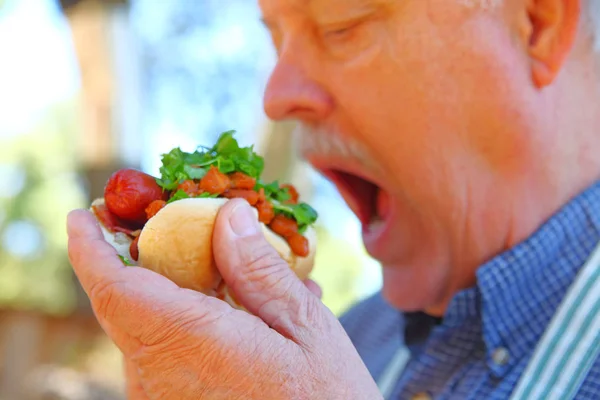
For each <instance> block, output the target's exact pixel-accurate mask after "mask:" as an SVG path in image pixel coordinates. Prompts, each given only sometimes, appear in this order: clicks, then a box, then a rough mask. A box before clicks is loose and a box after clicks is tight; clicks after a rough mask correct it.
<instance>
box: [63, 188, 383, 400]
mask: <svg viewBox="0 0 600 400" xmlns="http://www.w3.org/2000/svg"><path fill="white" fill-rule="evenodd" d="M244 213H246V214H245V215H246V216H248V217H247V218H248V220H249V221H250V223H249V224H248V225H247V226H246V227H245V229H246V231H245V232H244V233H242V234H241V235H240V234H239V232H240V231H239V230H238V233H236V232H235V231H234V228H233V227H235V226H237V227H239V226H240V221H243V220H244ZM231 221H235V222H231ZM236 222H237V225H235V223H236ZM252 229H255V230H256V229H259V225H258V224H257V222H256V219H255V217H254V214H253V213H252V211H251V210H250V207H249V206H248V205H247V203H246V202H245V201H243V200H240V199H236V200H232V201H230V202H228V203H227V204H226V205H225V206H224V207H223V208H222V210H221V212H220V213H219V217H218V220H217V223H216V226H215V232H214V235H215V240H214V246H215V254H216V261H217V263H218V265H219V268H220V270H221V273H222V275H223V277H224V278H225V280H226V281H227V282H228V284H229V286H230V287H231V288H232V289H233V291H234V293H235V294H236V296H237V298H238V299H239V300H240V301H241V302H242V304H243V305H244V306H245V307H246V308H247V309H248V310H250V311H251V312H252V313H253V314H255V315H257V316H254V315H251V314H248V313H246V312H243V311H238V310H234V309H232V308H231V307H230V306H229V305H227V304H226V303H224V302H222V301H220V300H218V299H216V298H212V297H207V296H204V295H202V294H200V293H197V292H194V291H190V290H186V289H181V288H179V287H177V286H176V285H175V284H174V283H172V282H171V281H169V280H168V279H166V278H164V277H162V276H161V275H158V274H156V273H154V272H152V271H149V270H146V269H143V268H137V267H125V266H124V265H123V264H122V262H121V261H120V260H119V258H118V257H117V255H116V253H115V250H114V249H113V248H112V247H111V246H110V245H109V244H108V243H106V242H105V241H104V240H103V238H102V233H101V232H100V230H99V227H98V225H97V222H96V220H95V218H94V217H93V216H92V214H91V213H89V212H88V211H84V210H80V211H74V212H72V213H71V214H70V215H69V219H68V232H69V256H70V260H71V263H72V264H73V266H74V268H75V272H76V273H77V276H78V278H79V280H80V282H81V283H82V285H83V287H84V288H85V290H86V293H87V294H88V296H89V297H90V299H91V302H92V306H93V309H94V311H95V313H96V317H97V318H98V320H99V322H100V324H101V325H102V328H103V329H104V330H105V331H106V332H107V334H108V335H109V336H110V338H111V339H112V340H113V341H114V342H115V343H116V344H117V346H118V347H119V348H120V349H121V351H122V352H123V354H124V355H125V358H126V360H127V365H126V368H127V374H128V377H129V380H128V398H129V399H136V400H138V399H139V400H142V399H144V400H145V399H151V400H154V399H157V400H158V399H161V400H168V399H173V400H175V399H178V400H181V399H200V398H202V399H204V398H206V399H265V398H268V399H287V398H294V399H312V398H314V394H315V393H318V394H319V396H323V397H322V398H327V399H366V398H368V399H377V398H378V396H379V395H378V392H377V387H376V386H375V384H374V382H373V381H372V379H371V377H370V376H369V373H368V371H367V370H366V368H365V366H364V364H363V363H362V361H361V360H360V358H359V356H358V354H357V353H356V350H355V349H354V348H353V346H352V344H351V342H350V340H349V339H348V337H347V336H346V334H345V332H344V331H343V329H342V327H341V325H340V324H339V322H338V321H337V319H336V318H335V316H334V315H333V314H332V313H331V312H330V311H329V310H328V309H327V308H326V307H325V306H324V305H323V304H322V303H321V302H320V300H319V297H318V296H319V293H320V291H319V288H318V287H317V286H316V285H315V284H314V282H312V281H308V282H306V284H303V283H302V282H301V281H300V280H299V279H298V278H297V277H296V275H294V273H293V272H292V271H291V270H290V268H289V266H288V265H287V264H286V263H285V262H284V261H283V260H282V259H281V258H280V257H279V255H278V254H277V253H276V252H275V250H274V249H273V248H272V247H271V246H270V245H269V244H268V242H267V241H266V240H265V238H264V236H262V233H261V231H260V230H256V231H253V230H252ZM332 382H335V384H332Z"/></svg>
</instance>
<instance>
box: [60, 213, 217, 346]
mask: <svg viewBox="0 0 600 400" xmlns="http://www.w3.org/2000/svg"><path fill="white" fill-rule="evenodd" d="M67 221H68V222H67V226H68V235H69V244H68V252H69V259H70V261H71V264H72V265H73V269H74V270H75V273H76V274H77V277H78V278H79V281H80V283H81V285H82V287H83V288H84V290H85V291H86V293H87V294H88V296H89V298H90V301H91V303H92V308H93V309H94V313H95V314H96V317H97V318H98V320H99V321H100V323H101V325H102V327H103V328H104V330H105V331H106V332H107V334H108V335H109V336H110V337H111V339H112V340H113V341H114V342H115V344H116V345H117V346H118V347H119V348H120V349H121V351H122V352H123V353H124V354H125V355H126V356H127V355H130V354H133V353H135V352H136V351H137V350H138V349H139V347H140V346H141V345H142V344H145V345H152V344H155V343H158V342H160V341H161V340H165V338H166V337H168V336H169V335H170V333H172V332H173V331H174V330H177V329H178V328H179V327H180V326H184V325H186V324H188V323H189V322H190V320H198V321H199V320H203V319H209V318H210V317H211V315H210V313H211V312H212V311H213V310H214V309H213V308H210V307H206V308H203V307H202V303H203V300H204V299H205V298H206V296H203V295H202V294H201V293H197V292H192V291H187V290H182V289H180V288H179V287H177V285H175V284H174V283H173V282H171V281H169V280H168V279H167V278H165V277H163V276H161V275H159V274H156V273H154V272H152V271H150V270H147V269H144V268H139V267H125V266H124V265H123V263H122V262H121V260H120V259H119V258H118V257H117V253H116V250H115V249H114V248H113V247H112V246H111V245H110V244H108V243H107V242H106V241H104V239H103V236H102V232H101V230H100V228H99V226H98V223H97V221H96V219H95V217H94V216H93V215H92V214H91V213H90V212H88V211H85V210H78V211H73V212H71V213H70V214H69V216H68V220H67ZM192 305H193V307H192ZM217 311H218V305H217ZM213 318H215V317H214V315H213Z"/></svg>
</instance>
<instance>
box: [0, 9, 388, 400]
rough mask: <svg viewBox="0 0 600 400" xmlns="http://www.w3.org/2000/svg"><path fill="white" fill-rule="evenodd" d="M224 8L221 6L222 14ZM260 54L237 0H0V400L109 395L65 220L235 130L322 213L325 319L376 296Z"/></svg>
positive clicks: (116, 365) (253, 27) (265, 53)
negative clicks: (271, 111)
mask: <svg viewBox="0 0 600 400" xmlns="http://www.w3.org/2000/svg"><path fill="white" fill-rule="evenodd" d="M224 4H226V7H225V6H223V5H224ZM274 57H275V55H274V53H273V51H272V49H271V47H270V43H269V38H268V36H267V33H266V32H265V30H264V29H263V27H262V26H261V24H260V22H259V12H258V8H257V6H256V3H255V2H254V1H248V0H226V2H225V1H224V0H193V1H192V0H170V1H155V0H131V1H126V0H113V1H100V0H81V1H78V0H64V1H57V0H0V110H2V111H1V112H0V400H20V399H32V400H33V399H64V400H67V399H69V400H71V399H73V400H74V399H96V398H97V399H113V398H114V399H119V398H122V387H123V386H122V385H123V377H122V374H121V368H120V363H121V358H120V354H119V353H118V351H117V350H116V349H115V348H114V346H113V345H112V344H111V343H110V342H109V341H108V340H107V339H106V337H105V336H104V334H103V332H102V331H101V329H100V328H99V327H98V325H97V324H96V321H95V319H94V317H93V314H92V313H91V310H90V308H89V304H88V301H87V299H86V297H85V295H83V293H82V292H81V290H80V288H79V286H78V284H77V281H76V279H75V278H74V276H73V274H72V271H71V268H70V266H69V262H68V258H67V254H66V233H65V217H66V214H67V213H68V212H69V210H71V209H74V208H80V207H87V206H88V205H89V203H90V201H91V200H92V199H93V198H96V197H99V196H100V195H101V193H102V189H103V186H104V183H105V182H106V179H107V178H108V176H109V175H110V173H112V172H113V171H115V170H116V169H119V168H122V167H124V166H130V167H135V168H140V169H142V170H144V171H146V172H148V173H157V172H158V166H159V162H160V154H161V153H163V152H166V151H168V150H170V149H171V148H172V147H175V146H181V147H182V148H184V149H193V148H195V147H196V146H197V145H200V144H210V143H212V142H213V141H214V139H215V138H216V136H217V135H218V134H219V133H220V132H222V131H225V130H229V129H236V130H238V139H239V140H240V141H241V142H242V144H244V145H249V144H251V143H256V144H257V150H258V151H259V152H260V153H261V154H263V155H264V157H265V163H266V171H265V174H266V178H267V179H280V180H285V181H290V182H292V183H293V184H295V185H296V186H297V187H298V188H299V191H300V193H301V196H302V198H303V199H304V200H305V201H307V202H309V203H311V204H312V205H314V206H315V208H316V209H317V211H318V212H319V214H320V216H321V218H320V220H319V225H318V234H319V248H318V252H317V259H316V265H315V269H314V273H313V279H315V280H316V281H317V282H318V283H319V284H320V285H321V286H322V288H323V293H324V296H323V302H324V303H325V304H326V305H327V306H328V307H329V308H330V309H331V310H332V311H333V312H334V313H336V314H337V315H339V314H341V313H342V312H343V311H344V310H346V309H347V308H348V307H349V306H351V305H352V304H354V303H355V302H357V301H359V300H360V299H362V298H364V297H365V296H368V295H370V294H371V293H373V292H374V291H376V290H378V289H379V286H380V275H379V274H380V272H379V268H378V265H377V263H375V262H374V261H373V260H371V259H370V258H369V257H368V256H367V254H366V253H365V251H364V249H363V247H362V244H361V242H360V235H359V224H358V222H357V221H356V219H355V217H354V216H353V215H352V214H351V213H350V211H349V210H348V209H347V207H346V206H345V205H344V203H343V201H342V200H341V198H340V197H339V195H338V194H337V193H336V191H335V190H334V188H333V187H332V186H331V185H330V184H329V183H328V182H326V181H325V180H324V179H323V178H322V177H320V176H319V175H318V174H316V173H315V172H314V171H313V170H312V169H311V168H310V167H309V166H308V165H306V164H305V163H304V162H303V161H302V160H300V159H299V158H298V157H297V155H296V153H295V148H294V145H293V141H292V140H291V134H290V133H291V131H292V130H293V128H294V125H293V124H292V123H277V124H273V123H271V122H270V121H268V120H267V119H266V117H265V116H264V113H263V110H262V105H261V97H262V91H263V90H264V85H265V83H266V79H267V77H268V73H269V70H270V68H271V67H272V66H273V63H274V60H275V58H274Z"/></svg>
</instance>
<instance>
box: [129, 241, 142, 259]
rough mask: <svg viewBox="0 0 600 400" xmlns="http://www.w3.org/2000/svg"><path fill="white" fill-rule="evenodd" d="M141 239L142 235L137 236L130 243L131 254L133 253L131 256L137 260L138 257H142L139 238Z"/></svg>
mask: <svg viewBox="0 0 600 400" xmlns="http://www.w3.org/2000/svg"><path fill="white" fill-rule="evenodd" d="M139 239H140V237H139V236H136V237H135V239H133V241H132V242H131V244H130V245H129V254H130V255H131V258H132V259H133V260H134V261H137V260H138V258H140V252H139V250H138V240H139Z"/></svg>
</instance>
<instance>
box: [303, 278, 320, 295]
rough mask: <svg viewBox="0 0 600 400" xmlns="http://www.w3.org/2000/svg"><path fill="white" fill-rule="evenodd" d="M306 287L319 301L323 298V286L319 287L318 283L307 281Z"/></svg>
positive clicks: (305, 281)
mask: <svg viewBox="0 0 600 400" xmlns="http://www.w3.org/2000/svg"><path fill="white" fill-rule="evenodd" d="M304 285H305V286H306V287H307V289H308V290H310V292H311V293H312V294H314V295H315V296H317V297H318V298H319V299H321V298H322V297H323V291H322V290H321V286H319V284H318V283H317V282H315V281H313V280H312V279H305V280H304Z"/></svg>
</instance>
